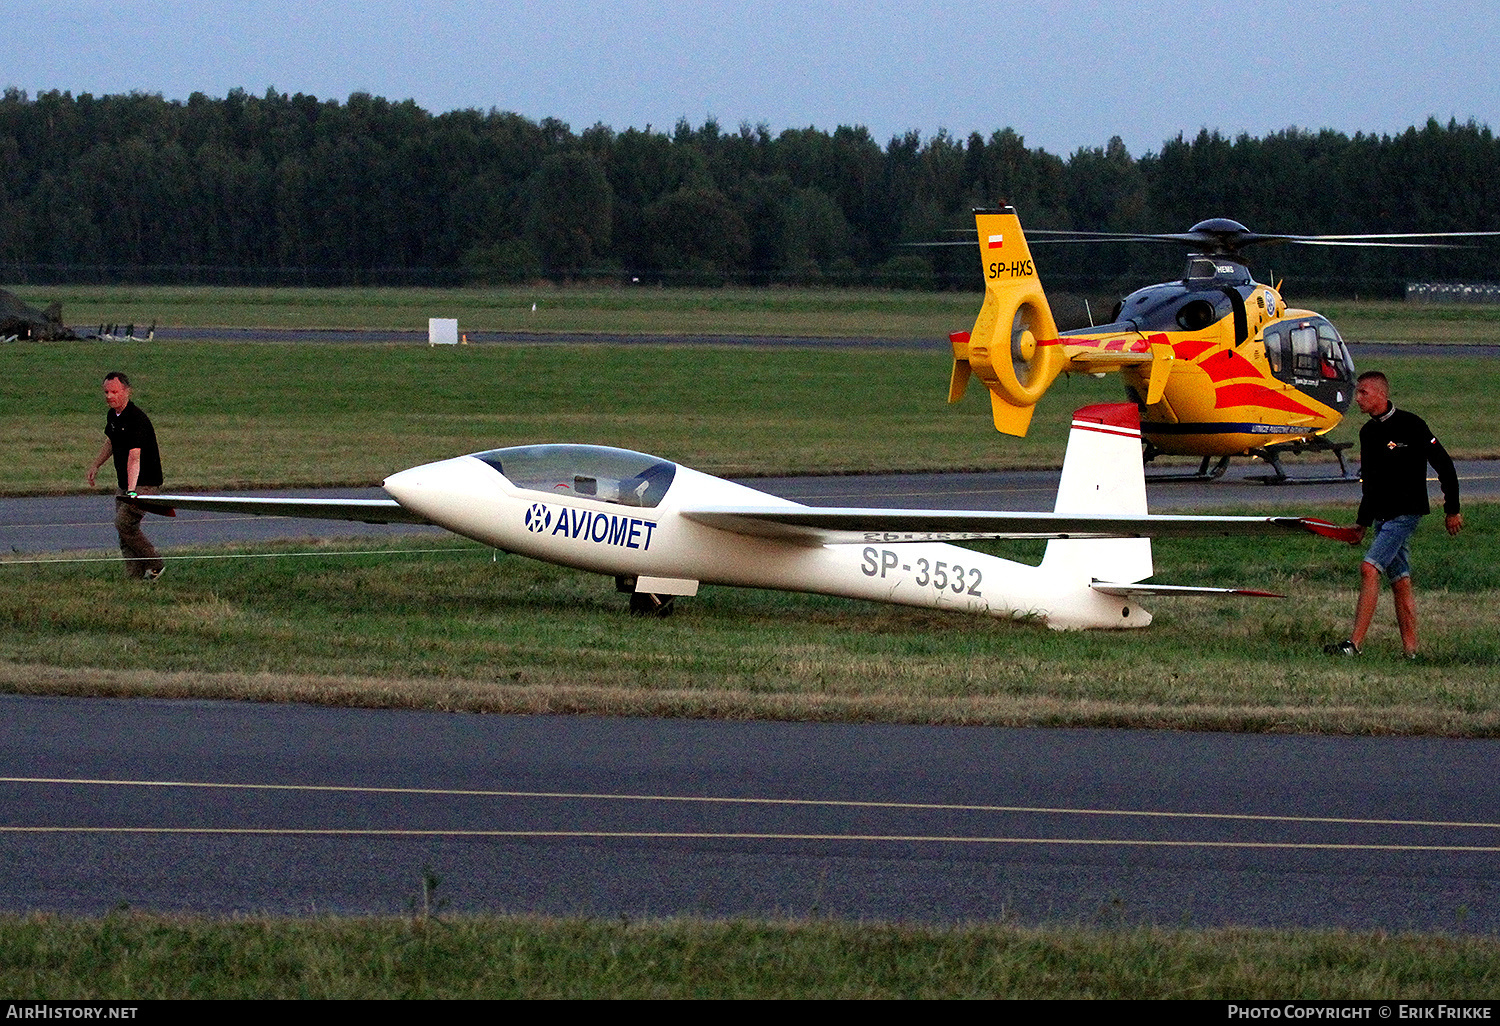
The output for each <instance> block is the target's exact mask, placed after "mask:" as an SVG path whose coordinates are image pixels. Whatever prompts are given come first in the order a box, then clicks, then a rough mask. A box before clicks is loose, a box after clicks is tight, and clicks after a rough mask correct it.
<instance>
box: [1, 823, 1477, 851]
mask: <svg viewBox="0 0 1500 1026" xmlns="http://www.w3.org/2000/svg"><path fill="white" fill-rule="evenodd" d="M0 834H211V835H216V836H223V835H255V836H268V837H453V838H465V837H490V838H516V839H534V840H545V839H557V840H666V841H885V842H891V843H922V844H1072V845H1092V846H1096V847H1099V846H1108V845H1122V846H1126V847H1133V848H1276V849H1291V850H1298V849H1306V850H1318V851H1404V852H1418V851H1431V852H1480V853H1485V854H1494V853H1496V852H1500V846H1497V845H1463V844H1335V843H1331V842H1329V843H1325V842H1314V841H1170V840H1150V839H1133V838H1119V839H1113V838H1092V837H962V836H946V835H924V834H774V833H714V832H710V831H671V830H403V829H386V830H377V829H323V828H301V827H78V826H36V827H27V826H0Z"/></svg>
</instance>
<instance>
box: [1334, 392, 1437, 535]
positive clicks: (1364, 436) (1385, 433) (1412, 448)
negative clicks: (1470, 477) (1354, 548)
mask: <svg viewBox="0 0 1500 1026" xmlns="http://www.w3.org/2000/svg"><path fill="white" fill-rule="evenodd" d="M1359 460H1360V469H1359V476H1360V478H1361V479H1362V480H1363V482H1364V496H1363V498H1362V499H1361V500H1360V503H1359V517H1358V519H1357V522H1358V523H1360V524H1362V525H1364V526H1369V525H1370V524H1372V523H1374V522H1375V521H1377V520H1390V519H1391V518H1392V517H1399V516H1406V515H1408V514H1417V515H1419V516H1425V515H1426V514H1428V513H1431V512H1432V506H1431V505H1430V504H1429V503H1428V500H1427V466H1428V464H1431V465H1432V469H1433V470H1436V471H1437V475H1438V481H1439V482H1441V483H1442V486H1443V511H1444V512H1445V513H1447V514H1448V515H1450V516H1451V515H1453V514H1454V513H1457V512H1458V471H1456V470H1455V469H1454V468H1453V459H1452V457H1450V456H1449V455H1448V450H1447V449H1444V448H1443V443H1442V442H1439V441H1438V440H1437V438H1436V437H1435V436H1434V435H1433V433H1432V431H1431V430H1430V429H1429V428H1428V427H1427V422H1426V421H1424V420H1423V419H1422V418H1421V417H1418V416H1417V415H1416V414H1415V413H1408V412H1407V411H1405V410H1398V409H1396V407H1394V406H1388V407H1386V411H1385V413H1383V414H1381V415H1380V416H1378V417H1371V418H1370V420H1369V422H1368V423H1366V424H1365V426H1364V427H1362V428H1360V429H1359Z"/></svg>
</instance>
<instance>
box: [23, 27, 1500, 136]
mask: <svg viewBox="0 0 1500 1026" xmlns="http://www.w3.org/2000/svg"><path fill="white" fill-rule="evenodd" d="M0 40H4V44H5V45H4V48H5V53H6V57H5V61H4V63H3V67H0V84H3V85H6V86H15V87H18V88H20V89H24V90H26V91H27V92H28V93H30V94H31V95H33V96H34V95H36V94H37V93H38V92H41V91H44V90H51V89H58V90H67V91H69V92H72V93H73V94H74V95H77V94H79V93H84V92H89V93H94V94H95V95H100V94H105V93H121V92H130V91H132V90H134V91H141V92H148V93H160V94H162V95H163V96H165V97H167V98H168V99H179V100H183V99H186V98H187V97H188V95H189V94H190V93H193V92H195V91H196V92H203V93H207V94H208V95H210V96H214V97H221V96H223V95H225V94H226V93H227V92H228V91H229V90H230V89H233V88H236V87H240V88H243V89H245V90H246V91H248V92H251V93H254V94H261V93H264V92H265V91H266V89H267V87H275V88H276V90H278V91H280V92H286V93H297V92H302V93H310V94H312V95H314V96H317V97H318V98H319V99H329V98H332V99H338V100H344V99H346V98H347V97H348V95H349V94H350V93H351V92H356V91H364V92H369V93H373V94H375V95H377V96H384V97H386V98H388V99H392V100H403V99H408V98H409V99H413V100H415V101H416V102H417V103H418V104H419V105H421V106H422V107H424V108H426V109H427V110H429V111H432V112H434V113H440V112H442V111H447V110H453V109H457V108H465V107H474V108H479V109H481V110H488V109H490V108H491V107H496V108H499V109H501V110H507V111H516V112H518V113H520V114H523V115H525V116H526V117H528V118H532V119H536V120H539V119H541V118H544V117H555V118H558V119H560V120H562V121H565V122H567V123H568V124H569V125H571V126H572V128H573V129H574V130H575V131H578V130H581V129H583V128H586V127H588V126H589V125H592V124H595V123H596V122H603V123H604V124H607V125H610V126H611V127H613V128H615V129H617V130H619V129H624V128H628V127H636V128H644V127H646V126H647V125H650V126H652V127H654V128H657V129H670V128H671V127H672V125H674V124H675V123H676V122H677V121H678V119H680V118H686V119H687V120H688V121H689V122H691V123H692V124H694V125H695V126H696V125H699V124H701V123H702V122H703V121H704V120H705V119H706V118H708V117H713V118H716V119H717V120H718V122H719V124H720V125H721V126H722V127H724V128H726V129H731V130H732V129H734V128H737V127H738V126H739V125H740V124H741V123H745V122H748V123H750V124H758V123H762V122H763V123H765V124H767V125H769V126H770V127H771V129H772V130H773V131H780V130H782V129H784V128H792V127H799V128H800V127H807V126H813V127H816V128H820V129H824V130H828V131H832V130H833V129H834V128H836V127H838V126H839V125H864V126H865V127H867V128H868V129H869V130H870V131H871V133H872V134H873V135H874V136H875V138H876V139H878V140H879V141H880V142H881V143H882V144H884V143H885V142H886V141H888V140H889V139H890V137H891V136H893V135H896V134H900V133H902V132H905V131H908V130H911V129H916V130H918V131H919V132H921V134H922V135H923V137H924V138H925V137H927V136H931V135H933V134H935V133H936V132H937V131H938V130H939V129H940V128H946V129H947V130H948V131H949V132H950V133H953V134H955V135H959V136H967V135H968V134H969V133H970V132H973V131H978V132H981V133H983V134H984V135H986V136H987V135H989V134H990V133H991V132H993V131H995V130H996V129H999V128H1003V127H1006V126H1009V127H1012V128H1014V129H1015V130H1016V131H1017V132H1019V133H1020V134H1021V135H1022V136H1024V137H1025V139H1026V142H1027V144H1028V145H1030V146H1032V147H1038V146H1040V147H1044V148H1045V149H1047V150H1049V151H1051V152H1053V153H1059V154H1062V155H1067V154H1070V153H1072V152H1073V151H1074V150H1076V149H1078V148H1079V147H1094V146H1103V145H1104V144H1105V143H1106V142H1107V141H1108V140H1109V138H1110V137H1111V136H1114V135H1118V136H1120V137H1121V138H1122V139H1124V141H1125V144H1126V146H1127V147H1128V148H1129V149H1130V151H1131V153H1133V154H1135V155H1136V156H1140V155H1141V154H1143V153H1145V152H1147V151H1154V150H1157V149H1159V148H1160V146H1161V144H1162V142H1163V141H1164V140H1166V139H1169V138H1172V137H1174V136H1176V135H1177V134H1178V133H1179V132H1181V133H1185V134H1187V135H1189V136H1191V135H1193V134H1196V133H1197V131H1198V130H1199V129H1200V128H1204V127H1207V128H1211V129H1218V130H1219V131H1221V132H1223V133H1225V134H1228V135H1231V136H1232V135H1237V134H1239V133H1241V132H1249V133H1251V134H1252V135H1265V134H1267V133H1270V132H1274V131H1278V130H1280V129H1283V128H1287V127H1289V126H1293V125H1295V126H1298V127H1301V128H1308V129H1319V128H1325V127H1326V128H1334V129H1337V130H1339V131H1342V132H1346V133H1349V134H1351V135H1352V134H1353V133H1355V132H1357V131H1364V132H1375V133H1388V132H1397V131H1400V130H1402V129H1404V128H1406V127H1407V126H1409V125H1412V124H1422V123H1423V122H1425V121H1426V119H1427V118H1428V117H1437V118H1438V119H1440V120H1441V121H1444V122H1446V121H1447V120H1448V119H1449V118H1458V119H1459V120H1460V121H1467V120H1469V119H1471V118H1472V119H1474V120H1476V121H1478V122H1480V123H1483V124H1487V125H1490V126H1492V127H1500V73H1497V71H1496V69H1495V66H1494V56H1493V55H1494V54H1495V53H1496V52H1497V51H1500V5H1496V6H1495V7H1490V6H1489V4H1488V3H1484V4H1480V3H1447V2H1441V0H1428V2H1426V3H1419V4H1414V5H1404V6H1403V5H1397V4H1391V3H1389V2H1383V3H1366V2H1363V0H1339V2H1336V3H1334V2H1325V0H1303V2H1300V3H1299V2H1284V0H1257V2H1254V3H1232V4H1231V3H1213V2H1206V0H1200V2H1196V3H1182V2H1176V0H1141V2H1135V3H1109V2H1096V3H1074V2H1065V0H1031V2H1027V3H1016V2H1010V0H989V2H984V3H953V2H951V0H949V2H941V3H939V2H921V3H901V2H900V0H883V2H866V0H822V2H820V3H806V2H800V3H781V2H777V0H764V2H760V3H718V2H710V0H699V2H687V0H657V2H647V0H640V2H627V0H593V2H591V3H587V4H581V3H575V2H573V0H537V2H533V0H512V2H506V0H492V2H488V3H485V2H474V0H402V2H399V3H384V2H380V0H373V2H372V0H360V2H355V0H296V2H280V0H236V2H232V3H230V2H219V0H203V2H198V3H189V2H179V0H161V2H150V0H136V2H130V3H125V2H120V3H107V2H102V0H62V2H58V0H50V2H37V0H6V2H5V4H4V5H3V6H0Z"/></svg>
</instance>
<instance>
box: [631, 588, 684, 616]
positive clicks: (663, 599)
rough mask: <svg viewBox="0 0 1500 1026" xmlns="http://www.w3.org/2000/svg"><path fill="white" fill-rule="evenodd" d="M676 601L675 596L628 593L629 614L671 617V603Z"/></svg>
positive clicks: (637, 592)
mask: <svg viewBox="0 0 1500 1026" xmlns="http://www.w3.org/2000/svg"><path fill="white" fill-rule="evenodd" d="M676 600H677V596H676V595H652V594H650V593H649V592H644V591H633V592H631V593H630V612H631V615H632V616H671V615H672V603H673V602H675V601H676Z"/></svg>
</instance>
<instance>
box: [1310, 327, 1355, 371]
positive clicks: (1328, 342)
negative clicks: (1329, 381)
mask: <svg viewBox="0 0 1500 1026" xmlns="http://www.w3.org/2000/svg"><path fill="white" fill-rule="evenodd" d="M1317 327H1318V349H1319V351H1320V352H1321V353H1322V358H1323V359H1322V363H1321V365H1320V366H1319V368H1318V370H1319V373H1320V374H1321V375H1322V376H1323V377H1325V378H1334V379H1348V378H1350V377H1352V376H1353V371H1352V369H1351V366H1350V365H1351V361H1350V359H1349V350H1347V349H1345V348H1344V340H1343V339H1342V338H1340V337H1339V333H1338V331H1337V329H1335V328H1334V326H1333V324H1332V323H1330V322H1329V321H1325V320H1322V319H1321V318H1320V319H1319V320H1318V321H1317Z"/></svg>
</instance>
